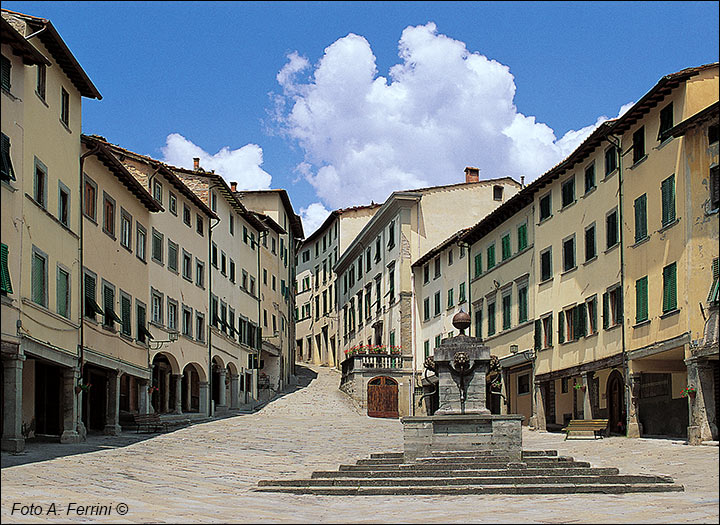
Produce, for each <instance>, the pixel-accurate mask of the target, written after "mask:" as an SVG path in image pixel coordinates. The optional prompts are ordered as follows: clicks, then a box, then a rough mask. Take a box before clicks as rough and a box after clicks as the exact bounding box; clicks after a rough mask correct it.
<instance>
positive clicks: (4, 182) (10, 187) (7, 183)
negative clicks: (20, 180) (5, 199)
mask: <svg viewBox="0 0 720 525" xmlns="http://www.w3.org/2000/svg"><path fill="white" fill-rule="evenodd" d="M10 180H11V179H8V180H5V179H3V180H2V181H0V185H2V186H3V187H4V188H7V189H8V190H10V191H11V192H13V193H15V192H16V191H18V189H17V188H16V187H15V186H13V185H12V184H10ZM15 183H17V180H15Z"/></svg>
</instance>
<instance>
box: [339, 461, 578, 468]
mask: <svg viewBox="0 0 720 525" xmlns="http://www.w3.org/2000/svg"><path fill="white" fill-rule="evenodd" d="M528 466H532V467H535V468H549V469H551V468H557V467H589V466H590V463H588V462H587V461H562V462H539V461H538V462H533V463H531V464H528V463H525V462H498V463H490V462H477V461H473V462H452V463H451V462H447V463H445V462H441V463H435V462H423V463H401V464H373V465H340V469H339V470H395V469H401V470H448V469H450V468H452V469H454V470H468V469H478V470H479V469H499V468H527V467H528Z"/></svg>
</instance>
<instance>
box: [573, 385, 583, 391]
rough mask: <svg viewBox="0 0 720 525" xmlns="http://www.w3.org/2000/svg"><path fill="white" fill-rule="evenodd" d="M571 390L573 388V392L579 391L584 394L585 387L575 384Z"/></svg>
mask: <svg viewBox="0 0 720 525" xmlns="http://www.w3.org/2000/svg"><path fill="white" fill-rule="evenodd" d="M573 388H574V389H575V390H580V391H581V392H585V385H583V384H580V383H575V385H574V386H573Z"/></svg>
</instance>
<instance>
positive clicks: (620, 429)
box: [606, 370, 626, 435]
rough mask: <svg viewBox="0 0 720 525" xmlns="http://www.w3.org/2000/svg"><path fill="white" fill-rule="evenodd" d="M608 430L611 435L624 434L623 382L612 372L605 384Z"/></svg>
mask: <svg viewBox="0 0 720 525" xmlns="http://www.w3.org/2000/svg"><path fill="white" fill-rule="evenodd" d="M606 395H607V403H608V420H609V421H608V430H609V432H610V433H611V434H622V435H624V434H625V430H626V429H625V420H626V414H625V381H624V380H623V376H622V374H621V373H620V372H618V371H617V370H613V371H612V372H611V373H610V377H608V382H607V394H606Z"/></svg>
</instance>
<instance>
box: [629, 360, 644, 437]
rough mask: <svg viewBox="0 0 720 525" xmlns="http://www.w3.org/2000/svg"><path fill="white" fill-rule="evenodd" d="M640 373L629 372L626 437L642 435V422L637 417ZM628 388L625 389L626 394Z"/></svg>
mask: <svg viewBox="0 0 720 525" xmlns="http://www.w3.org/2000/svg"><path fill="white" fill-rule="evenodd" d="M640 378H641V374H639V373H634V374H629V379H630V385H629V386H630V388H629V390H630V402H629V403H628V404H627V405H628V414H627V437H629V438H639V437H640V436H641V435H642V424H641V423H640V419H639V410H638V403H639V401H640V380H641V379H640ZM627 392H628V388H626V389H625V393H626V395H627Z"/></svg>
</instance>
